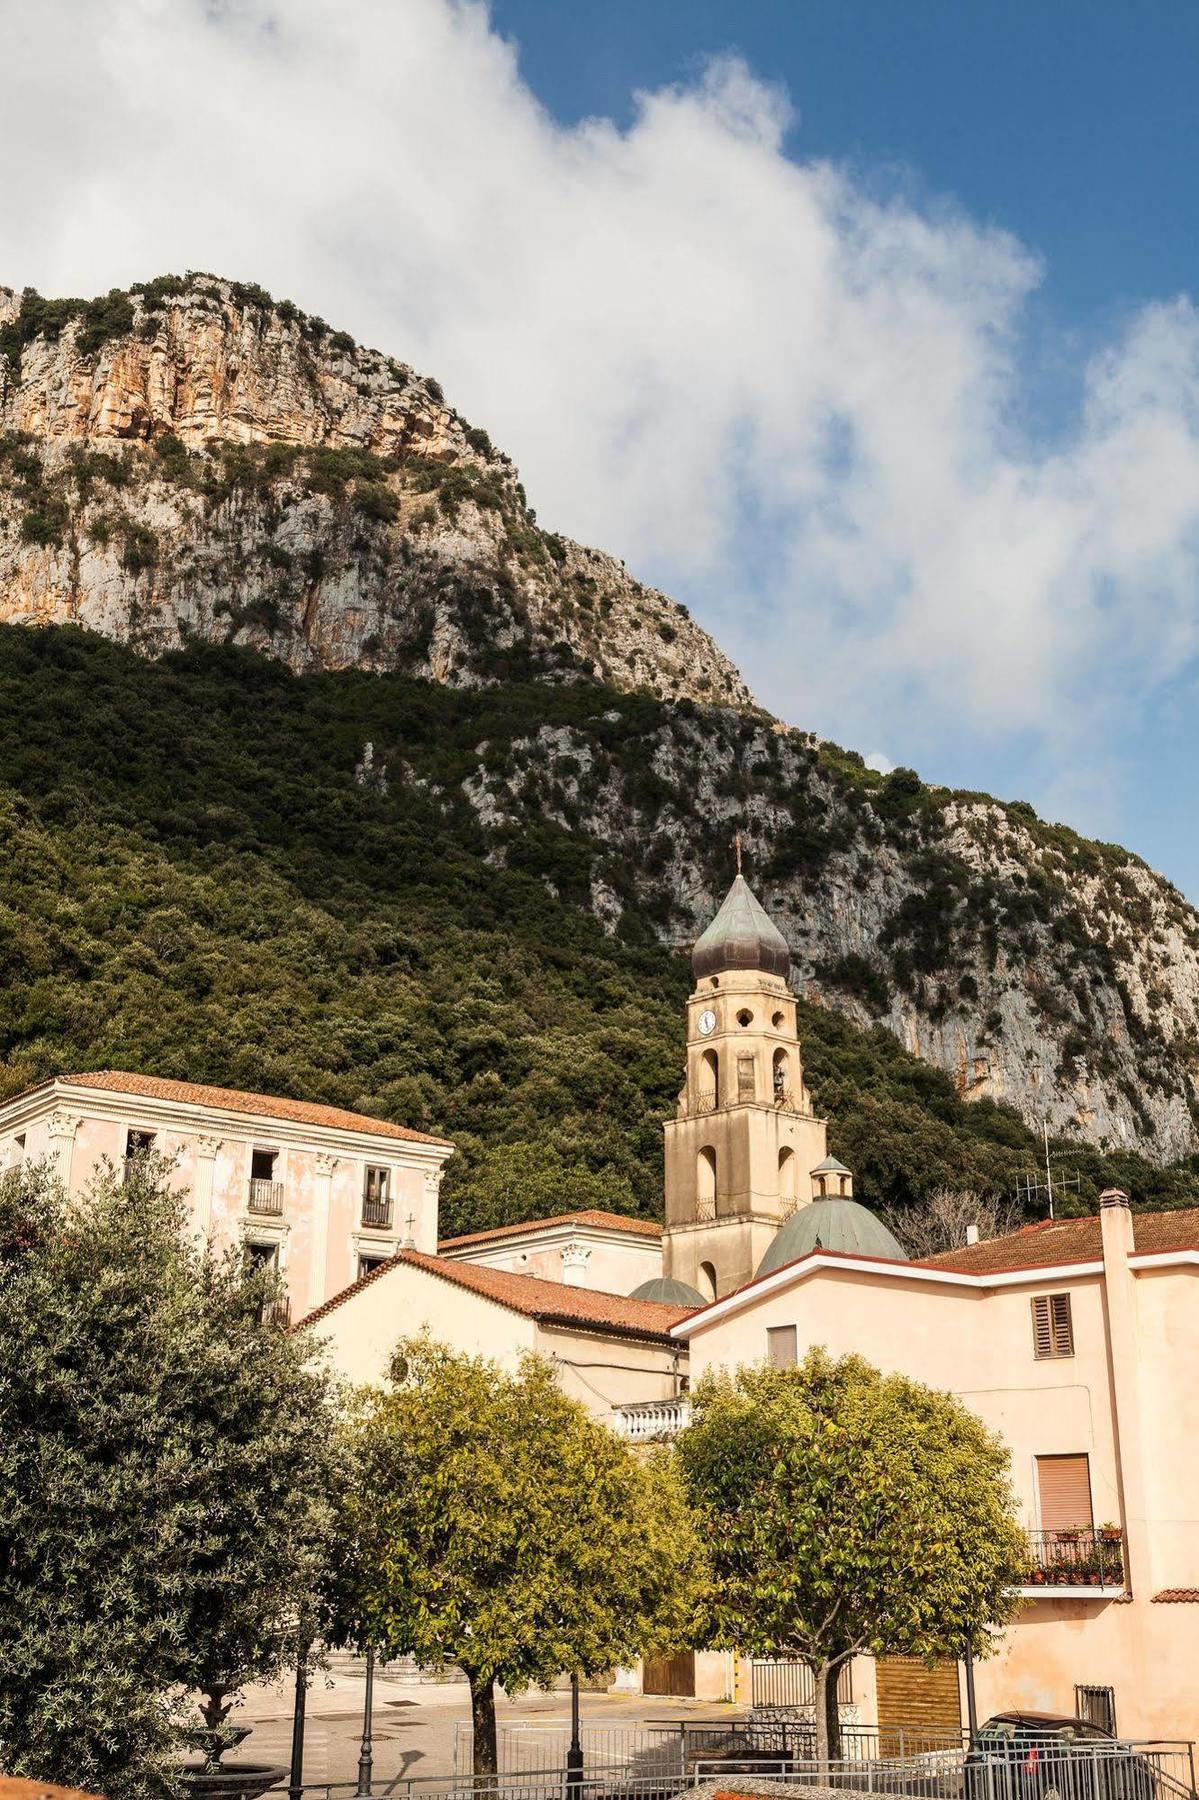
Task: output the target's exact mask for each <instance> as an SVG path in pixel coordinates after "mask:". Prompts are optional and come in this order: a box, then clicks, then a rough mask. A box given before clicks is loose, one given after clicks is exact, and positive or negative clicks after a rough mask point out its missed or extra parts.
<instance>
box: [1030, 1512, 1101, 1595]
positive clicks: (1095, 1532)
mask: <svg viewBox="0 0 1199 1800" xmlns="http://www.w3.org/2000/svg"><path fill="white" fill-rule="evenodd" d="M1028 1546H1029V1552H1030V1559H1031V1563H1032V1569H1031V1573H1030V1575H1029V1580H1028V1585H1029V1586H1031V1587H1119V1588H1122V1587H1123V1586H1124V1579H1125V1577H1124V1564H1125V1552H1124V1533H1123V1532H1122V1531H1120V1530H1118V1529H1117V1528H1116V1527H1115V1526H1110V1527H1104V1526H1099V1527H1094V1526H1077V1527H1074V1526H1069V1527H1067V1528H1066V1529H1065V1530H1060V1531H1030V1532H1029V1534H1028Z"/></svg>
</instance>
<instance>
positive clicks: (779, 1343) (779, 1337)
mask: <svg viewBox="0 0 1199 1800" xmlns="http://www.w3.org/2000/svg"><path fill="white" fill-rule="evenodd" d="M766 1360H767V1362H768V1363H769V1364H770V1366H771V1368H772V1369H793V1368H794V1367H795V1365H796V1363H797V1361H798V1360H799V1355H798V1345H797V1342H796V1329H795V1326H794V1325H771V1326H770V1327H769V1329H768V1330H767V1333H766Z"/></svg>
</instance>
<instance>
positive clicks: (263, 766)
mask: <svg viewBox="0 0 1199 1800" xmlns="http://www.w3.org/2000/svg"><path fill="white" fill-rule="evenodd" d="M728 717H729V718H730V719H735V715H728ZM686 723H687V711H686V703H684V706H683V709H682V710H680V708H678V707H675V706H673V705H671V704H670V703H665V702H662V701H659V700H655V699H651V698H648V697H644V696H630V695H628V694H619V695H618V694H615V693H613V692H612V691H611V690H610V689H605V688H599V687H593V686H585V685H575V686H561V687H550V686H546V685H537V684H534V683H531V682H530V683H528V684H525V685H521V684H514V685H511V686H506V687H496V688H491V689H485V690H480V691H466V690H462V689H454V688H449V687H444V686H440V685H438V684H436V683H432V682H419V681H413V680H409V679H405V678H402V677H399V676H389V675H364V674H361V673H358V672H356V671H343V672H341V673H338V674H325V675H306V676H296V675H294V674H292V673H290V672H289V671H288V670H287V669H285V668H284V667H283V666H281V665H280V664H278V663H276V662H272V661H268V660H267V659H265V658H262V657H259V656H257V655H255V654H253V653H251V652H248V651H243V650H238V649H234V648H214V647H211V646H197V647H193V648H191V649H188V650H186V651H183V652H177V653H173V654H171V655H169V656H167V657H165V658H163V659H162V660H161V661H159V662H153V663H152V662H147V661H144V660H142V659H140V658H139V657H137V656H136V655H134V654H133V653H132V652H131V651H129V650H127V649H125V648H122V647H120V646H117V645H114V644H112V643H110V642H108V641H106V640H104V639H101V638H98V637H93V636H90V635H88V634H85V633H82V632H79V631H76V630H74V629H70V628H67V629H55V630H50V631H33V630H26V629H14V628H7V629H4V630H0V830H2V832H3V842H4V855H3V857H2V858H0V972H2V976H3V985H2V987H0V1056H2V1064H0V1081H2V1086H3V1091H4V1092H5V1093H6V1094H11V1093H13V1092H16V1091H17V1090H19V1089H20V1088H23V1087H25V1086H28V1085H29V1084H30V1083H32V1082H34V1081H36V1080H38V1079H39V1078H41V1077H42V1076H45V1075H47V1074H50V1073H51V1072H53V1071H55V1070H61V1069H83V1068H88V1067H92V1068H98V1067H103V1066H117V1067H125V1068H131V1069H142V1070H147V1071H150V1070H152V1071H154V1072H156V1073H160V1074H164V1075H170V1076H176V1077H190V1078H193V1079H198V1080H205V1081H212V1082H217V1083H225V1084H229V1085H236V1086H241V1087H246V1088H251V1089H255V1088H256V1089H262V1090H269V1091H273V1092H278V1093H286V1094H302V1095H306V1096H308V1097H311V1098H316V1099H322V1100H329V1101H336V1102H340V1103H342V1104H346V1105H350V1106H353V1107H357V1108H361V1109H362V1110H365V1111H370V1112H377V1113H380V1114H382V1115H384V1116H387V1117H390V1118H394V1119H399V1120H402V1121H404V1122H405V1123H408V1124H410V1125H415V1126H420V1127H426V1128H430V1129H434V1130H437V1131H441V1132H445V1133H447V1134H448V1135H449V1136H451V1137H452V1138H453V1139H454V1140H455V1142H456V1143H457V1145H458V1147H459V1151H460V1154H459V1155H458V1156H457V1157H455V1159H454V1160H453V1163H452V1164H451V1172H450V1176H449V1179H448V1181H447V1184H446V1190H445V1217H444V1223H445V1226H446V1228H447V1229H450V1230H453V1229H461V1230H465V1229H468V1228H470V1227H472V1226H477V1225H483V1224H489V1223H493V1222H497V1221H501V1220H506V1219H510V1218H518V1217H522V1216H529V1215H532V1214H536V1213H544V1212H550V1211H555V1210H560V1209H562V1208H563V1207H567V1206H577V1205H603V1206H609V1207H613V1208H616V1209H620V1210H626V1211H630V1212H641V1213H644V1214H648V1215H653V1214H655V1213H656V1212H657V1211H658V1210H659V1207H660V1201H661V1122H662V1119H663V1117H664V1116H665V1115H666V1114H667V1113H668V1112H670V1111H671V1110H673V1105H674V1100H675V1095H676V1093H677V1090H678V1086H679V1083H680V1079H681V1071H682V1019H683V1011H682V1003H683V999H684V996H685V994H686V992H687V990H688V986H689V969H688V965H687V962H686V958H685V956H683V955H682V954H680V953H677V952H672V951H671V950H669V949H665V948H663V947H662V944H661V941H660V934H661V931H662V925H663V916H664V915H665V914H667V913H669V910H670V906H671V900H670V895H669V892H668V891H665V890H664V891H663V893H662V894H661V896H660V897H659V898H658V899H657V900H654V899H653V898H652V897H651V899H649V900H646V899H645V897H644V896H645V893H646V875H645V868H644V866H643V865H644V863H645V862H646V861H647V860H648V861H649V862H650V863H652V861H653V855H654V852H653V846H652V845H645V844H642V845H641V846H640V847H639V846H638V845H637V844H635V843H633V844H629V845H626V846H617V847H615V848H612V847H610V846H609V847H607V848H605V849H603V850H602V851H601V848H600V846H598V845H597V842H596V841H595V840H594V839H593V838H592V837H591V836H589V833H588V828H587V827H588V821H587V820H586V819H580V820H579V821H578V822H577V823H576V824H573V825H572V824H571V823H570V822H563V821H559V820H558V819H557V818H556V817H555V816H554V809H553V808H547V807H546V805H545V804H544V797H542V798H540V799H539V797H538V792H537V786H536V766H535V761H536V751H535V744H536V740H537V737H538V734H539V733H547V732H548V733H550V734H562V733H573V734H575V736H576V737H579V736H585V737H586V739H587V741H588V742H589V743H590V744H592V745H593V746H595V750H596V753H597V754H598V753H600V752H601V751H602V753H603V754H604V755H605V756H606V757H608V758H609V759H610V760H611V762H612V764H613V766H614V767H616V768H618V769H619V771H620V772H621V775H622V778H623V779H625V780H626V781H627V782H628V783H629V784H630V787H631V789H632V790H633V791H635V792H637V793H638V794H640V795H641V799H642V802H643V804H645V805H646V806H652V804H653V795H654V791H655V784H656V783H658V782H659V781H660V777H659V776H658V775H656V774H655V771H654V767H653V746H654V745H655V744H657V743H658V742H659V740H660V735H661V732H662V730H663V729H664V727H665V726H666V725H668V724H672V725H674V726H684V725H686ZM531 739H532V741H533V743H534V750H533V751H532V752H530V751H528V750H527V749H526V750H524V751H522V750H521V748H520V746H522V745H525V746H527V745H528V744H529V742H530V740H531ZM506 759H507V760H508V761H510V760H515V761H516V762H517V763H519V764H520V766H521V767H522V769H523V771H524V773H523V780H524V782H525V784H526V785H529V784H531V787H530V792H529V794H528V797H527V803H524V802H522V801H521V799H520V793H521V792H523V789H520V784H519V783H514V784H512V785H511V787H510V788H505V789H504V793H505V795H506V799H505V804H504V806H503V807H502V808H501V807H499V806H498V805H496V804H491V803H490V802H489V800H488V796H489V795H490V796H491V800H492V801H494V799H495V794H496V791H497V782H496V779H495V778H494V777H491V778H485V777H482V776H481V775H480V769H481V768H482V769H484V770H487V769H492V770H494V769H499V768H500V767H501V766H506ZM530 759H531V761H530ZM489 781H490V785H489ZM518 789H519V790H520V791H519V792H518ZM724 838H725V833H724V828H723V825H721V824H719V823H715V822H714V823H713V824H712V825H711V826H710V827H708V828H707V830H706V834H705V831H704V829H703V828H702V827H701V828H700V830H699V841H698V842H697V854H699V855H701V856H702V858H703V859H704V861H705V863H706V864H708V865H710V866H711V868H712V869H713V871H714V872H715V874H714V878H716V877H719V873H720V870H721V869H722V868H724V869H727V861H728V853H727V846H726V844H725V841H724ZM597 884H598V885H599V886H600V887H601V888H602V889H603V892H604V894H606V895H608V896H610V898H611V902H612V904H613V905H614V907H615V912H616V913H618V920H617V922H616V924H615V929H613V930H612V931H611V932H610V933H609V932H605V930H604V929H603V927H602V926H601V924H600V923H599V922H598V921H597V917H596V910H597V900H596V889H597ZM598 910H599V911H600V912H603V910H604V907H603V905H602V904H600V905H599V906H598ZM655 915H656V916H655ZM801 1016H802V1019H803V1030H804V1049H805V1059H806V1064H807V1071H808V1076H809V1080H810V1083H811V1085H812V1087H813V1090H814V1093H815V1096H816V1099H817V1103H818V1104H819V1105H820V1106H821V1108H822V1109H824V1110H826V1111H827V1112H828V1113H829V1114H830V1116H831V1117H832V1120H833V1129H832V1141H833V1144H834V1146H835V1148H836V1150H837V1151H838V1153H839V1154H840V1155H842V1156H843V1157H844V1158H845V1160H846V1161H848V1162H849V1163H851V1164H852V1165H853V1166H854V1168H855V1169H856V1170H857V1172H858V1177H859V1191H860V1192H861V1193H862V1195H863V1196H864V1197H865V1198H866V1199H867V1200H874V1201H880V1200H886V1201H897V1202H899V1203H901V1204H902V1203H903V1202H904V1201H905V1200H906V1199H908V1198H910V1197H911V1196H913V1195H918V1194H922V1193H924V1192H926V1191H927V1190H928V1189H930V1188H931V1187H934V1186H937V1185H940V1184H943V1183H946V1182H949V1183H954V1184H971V1185H975V1186H978V1187H980V1188H984V1189H988V1190H998V1191H1004V1192H1007V1191H1010V1190H1011V1189H1012V1187H1013V1186H1014V1183H1015V1178H1016V1175H1017V1174H1018V1173H1019V1172H1021V1171H1023V1170H1025V1169H1028V1168H1030V1167H1031V1166H1032V1165H1033V1163H1034V1161H1035V1157H1036V1144H1035V1141H1034V1140H1033V1138H1032V1137H1031V1136H1030V1134H1029V1132H1028V1131H1027V1129H1026V1128H1025V1126H1024V1125H1023V1124H1022V1123H1021V1121H1020V1120H1019V1118H1018V1117H1017V1116H1016V1114H1015V1113H1014V1112H1012V1111H1010V1110H1008V1109H1006V1108H1004V1107H1001V1106H997V1105H995V1104H993V1103H991V1102H989V1101H986V1100H984V1101H981V1102H978V1103H976V1104H973V1105H965V1104H963V1103H962V1102H961V1101H960V1100H959V1099H958V1098H957V1097H956V1095H955V1092H954V1088H953V1085H952V1083H951V1081H950V1079H949V1077H948V1076H947V1075H945V1074H944V1073H942V1072H941V1071H939V1070H936V1069H934V1068H931V1067H930V1066H928V1065H927V1064H926V1063H922V1062H920V1061H918V1060H916V1059H915V1058H914V1057H911V1056H909V1055H907V1054H906V1053H905V1052H904V1051H903V1050H902V1049H901V1047H900V1046H899V1044H898V1043H897V1041H896V1040H895V1038H894V1037H893V1036H892V1035H891V1034H890V1033H889V1032H887V1031H884V1030H883V1029H881V1028H877V1029H873V1030H861V1029H858V1028H857V1027H855V1026H854V1025H853V1024H851V1023H850V1022H849V1021H847V1020H846V1019H844V1018H843V1017H840V1016H838V1015H836V1014H834V1013H831V1012H829V1011H827V1010H825V1009H824V1008H822V1007H819V1006H815V1005H811V1004H805V1005H804V1006H803V1007H802V1009H801ZM1073 1160H1074V1161H1075V1164H1076V1166H1079V1167H1080V1168H1081V1170H1082V1172H1083V1175H1084V1191H1083V1195H1082V1199H1083V1201H1084V1203H1085V1202H1086V1201H1087V1200H1088V1199H1089V1198H1090V1197H1091V1196H1092V1195H1093V1194H1094V1192H1095V1191H1096V1186H1097V1184H1100V1183H1102V1182H1104V1181H1107V1180H1110V1179H1116V1180H1119V1181H1120V1182H1121V1183H1122V1184H1123V1185H1126V1186H1127V1187H1128V1188H1129V1189H1130V1190H1131V1191H1132V1192H1133V1193H1134V1194H1135V1195H1136V1196H1137V1198H1138V1199H1140V1200H1152V1201H1154V1202H1155V1203H1158V1204H1161V1203H1167V1204H1168V1203H1178V1202H1182V1201H1186V1202H1188V1203H1191V1204H1193V1203H1194V1202H1195V1200H1196V1198H1197V1197H1199V1180H1197V1179H1196V1171H1195V1169H1194V1167H1193V1165H1191V1164H1189V1163H1188V1164H1185V1165H1177V1166H1175V1167H1174V1168H1172V1169H1167V1170H1164V1171H1163V1170H1160V1169H1155V1168H1153V1167H1152V1166H1151V1165H1149V1164H1148V1163H1146V1162H1144V1161H1143V1160H1142V1159H1140V1158H1139V1157H1137V1156H1134V1155H1129V1154H1125V1155H1120V1156H1115V1157H1107V1158H1104V1157H1102V1156H1100V1154H1099V1153H1098V1152H1097V1151H1095V1150H1094V1149H1090V1148H1085V1149H1084V1148H1081V1147H1080V1148H1079V1150H1078V1152H1077V1155H1076V1156H1075V1158H1074V1159H1073Z"/></svg>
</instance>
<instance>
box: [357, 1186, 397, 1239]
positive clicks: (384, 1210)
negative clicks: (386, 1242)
mask: <svg viewBox="0 0 1199 1800" xmlns="http://www.w3.org/2000/svg"><path fill="white" fill-rule="evenodd" d="M362 1223H363V1224H364V1225H372V1226H374V1228H375V1229H376V1230H377V1231H390V1230H391V1195H390V1194H382V1195H379V1194H363V1196H362Z"/></svg>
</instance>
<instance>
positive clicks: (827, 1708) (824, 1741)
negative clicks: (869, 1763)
mask: <svg viewBox="0 0 1199 1800" xmlns="http://www.w3.org/2000/svg"><path fill="white" fill-rule="evenodd" d="M840 1673H841V1664H840V1662H837V1661H834V1662H820V1663H817V1664H816V1665H815V1682H816V1692H815V1701H816V1704H815V1706H814V1708H813V1711H814V1713H815V1716H816V1717H815V1723H816V1761H817V1762H818V1763H820V1764H821V1765H827V1764H828V1763H829V1762H830V1761H831V1762H836V1761H837V1759H838V1758H839V1757H840V1755H841V1715H840V1713H839V1712H838V1711H837V1677H838V1676H839V1675H840Z"/></svg>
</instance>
